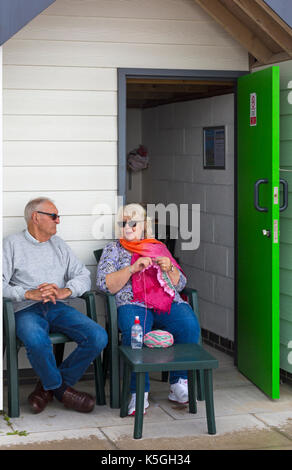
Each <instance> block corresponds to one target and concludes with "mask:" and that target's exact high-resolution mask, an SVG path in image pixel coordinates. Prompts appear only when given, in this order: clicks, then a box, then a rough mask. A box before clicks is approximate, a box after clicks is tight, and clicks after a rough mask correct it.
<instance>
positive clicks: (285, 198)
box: [279, 178, 288, 212]
mask: <svg viewBox="0 0 292 470" xmlns="http://www.w3.org/2000/svg"><path fill="white" fill-rule="evenodd" d="M280 184H282V185H283V204H282V206H281V207H280V209H279V211H280V212H283V211H284V210H285V209H287V207H288V182H287V181H286V180H284V179H283V178H280Z"/></svg>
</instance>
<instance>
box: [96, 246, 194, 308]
mask: <svg viewBox="0 0 292 470" xmlns="http://www.w3.org/2000/svg"><path fill="white" fill-rule="evenodd" d="M131 257H132V254H131V253H130V252H129V251H127V250H125V248H124V247H123V246H122V245H121V244H120V242H119V241H118V240H117V241H114V242H110V243H108V244H107V245H106V246H105V247H104V249H103V252H102V255H101V258H100V261H99V263H98V266H97V280H96V285H97V288H98V289H100V290H102V291H103V292H107V293H109V290H108V288H107V286H106V282H105V277H106V275H107V274H110V273H114V272H116V271H119V270H120V269H123V268H125V267H126V266H130V264H131ZM186 282H187V280H186V277H185V276H184V275H183V273H182V272H181V271H180V278H179V281H178V283H177V285H176V286H174V287H175V291H176V292H175V296H174V298H173V302H177V303H185V301H184V300H183V299H182V298H181V296H180V294H179V292H180V291H182V290H183V288H184V287H185V285H186ZM115 299H116V304H117V307H121V306H122V305H126V304H129V303H131V304H132V305H139V306H141V307H145V304H144V303H142V302H133V291H132V282H131V278H130V279H129V281H128V282H127V283H126V284H125V285H124V287H122V289H121V290H119V292H117V293H116V294H115Z"/></svg>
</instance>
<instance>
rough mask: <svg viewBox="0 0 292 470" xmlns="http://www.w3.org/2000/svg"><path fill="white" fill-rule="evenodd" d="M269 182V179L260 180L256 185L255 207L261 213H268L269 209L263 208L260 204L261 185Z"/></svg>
mask: <svg viewBox="0 0 292 470" xmlns="http://www.w3.org/2000/svg"><path fill="white" fill-rule="evenodd" d="M268 182H269V180H268V179H259V180H257V181H256V183H255V185H254V206H255V208H256V210H257V211H259V212H268V209H267V207H261V206H260V204H259V187H260V185H261V184H263V183H264V184H266V183H268Z"/></svg>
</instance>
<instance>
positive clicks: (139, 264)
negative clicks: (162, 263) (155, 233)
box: [130, 256, 152, 274]
mask: <svg viewBox="0 0 292 470" xmlns="http://www.w3.org/2000/svg"><path fill="white" fill-rule="evenodd" d="M151 264H152V259H151V258H149V257H148V256H141V258H138V259H137V260H136V261H135V263H134V264H132V265H131V266H130V272H131V274H134V273H137V272H139V271H142V270H143V269H145V268H148V266H150V265H151Z"/></svg>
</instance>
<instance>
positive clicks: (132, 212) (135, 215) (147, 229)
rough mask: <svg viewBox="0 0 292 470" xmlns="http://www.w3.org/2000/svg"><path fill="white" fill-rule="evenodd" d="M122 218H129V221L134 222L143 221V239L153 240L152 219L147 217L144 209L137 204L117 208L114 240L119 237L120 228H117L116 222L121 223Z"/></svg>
mask: <svg viewBox="0 0 292 470" xmlns="http://www.w3.org/2000/svg"><path fill="white" fill-rule="evenodd" d="M124 217H130V219H131V220H136V221H137V222H143V221H144V237H145V238H154V235H153V231H152V219H151V218H150V217H148V216H147V213H146V210H145V209H144V207H143V206H141V204H137V203H131V204H127V205H125V206H121V207H120V208H119V210H118V213H117V217H116V224H115V232H116V238H120V237H121V228H120V227H119V226H118V222H121V221H122V220H123V218H124Z"/></svg>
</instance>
